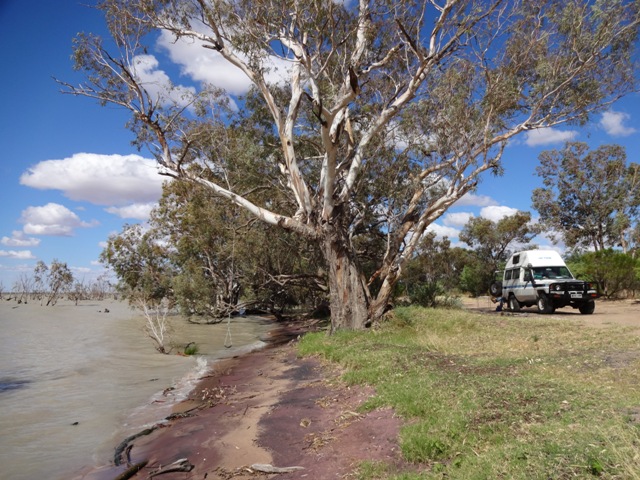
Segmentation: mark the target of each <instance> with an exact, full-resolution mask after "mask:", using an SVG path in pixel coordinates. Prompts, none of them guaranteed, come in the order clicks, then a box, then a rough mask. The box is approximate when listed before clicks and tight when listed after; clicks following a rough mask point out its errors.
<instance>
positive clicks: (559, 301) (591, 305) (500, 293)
mask: <svg viewBox="0 0 640 480" xmlns="http://www.w3.org/2000/svg"><path fill="white" fill-rule="evenodd" d="M491 293H492V294H493V295H494V296H497V297H501V298H502V301H503V302H506V304H507V305H508V307H509V309H510V310H512V311H514V312H517V311H519V310H520V307H529V306H533V305H537V307H538V311H539V312H540V313H553V312H554V311H555V309H556V308H561V307H566V306H567V305H571V306H572V307H573V308H577V309H579V310H580V313H584V314H591V313H593V312H594V310H595V302H594V300H595V299H596V298H598V297H599V296H600V294H599V293H598V290H597V288H596V285H595V284H592V283H589V282H584V281H582V280H577V279H575V278H574V277H573V275H572V274H571V272H570V271H569V269H568V268H567V265H566V264H565V263H564V261H563V260H562V257H560V254H559V253H558V252H556V251H553V250H526V251H523V252H518V253H514V254H513V255H512V256H511V258H510V259H509V260H508V261H507V265H506V266H505V269H504V272H502V282H495V283H494V284H493V285H492V286H491Z"/></svg>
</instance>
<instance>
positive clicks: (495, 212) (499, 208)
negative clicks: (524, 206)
mask: <svg viewBox="0 0 640 480" xmlns="http://www.w3.org/2000/svg"><path fill="white" fill-rule="evenodd" d="M517 212H518V209H517V208H511V207H507V206H504V205H491V206H488V207H484V208H482V209H481V210H480V216H481V217H482V218H486V219H488V220H491V221H493V222H497V221H499V220H502V219H503V218H504V217H508V216H509V215H514V214H515V213H517Z"/></svg>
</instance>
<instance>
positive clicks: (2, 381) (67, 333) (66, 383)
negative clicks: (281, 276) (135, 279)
mask: <svg viewBox="0 0 640 480" xmlns="http://www.w3.org/2000/svg"><path fill="white" fill-rule="evenodd" d="M105 308H108V310H109V312H108V313H107V312H105V310H104V309H105ZM172 323H173V326H174V332H173V334H172V337H171V338H172V340H173V341H174V342H175V343H176V344H182V345H184V344H186V343H188V342H191V341H193V342H195V343H196V344H197V345H198V347H199V353H198V355H197V356H194V357H182V356H177V355H161V354H159V353H157V352H156V351H155V349H154V345H153V343H152V341H151V340H150V339H149V338H148V337H146V335H145V333H144V331H143V326H144V319H143V318H142V317H141V316H140V315H139V314H136V313H135V312H134V311H132V310H130V309H129V307H128V306H127V305H126V304H125V303H121V302H85V303H83V304H80V305H78V306H75V305H73V304H71V303H66V304H58V305H56V306H53V307H51V306H50V307H46V306H40V305H39V304H38V303H36V302H31V303H30V304H28V305H18V304H17V303H16V302H14V301H6V300H2V301H0V332H1V333H0V432H1V433H0V478H3V479H4V478H6V479H10V480H32V479H35V478H49V479H69V478H73V477H74V476H77V475H78V474H79V472H80V471H82V470H83V469H86V468H87V467H91V466H95V465H104V464H108V463H109V462H110V461H111V460H112V457H113V451H114V448H115V447H116V446H117V444H118V443H119V442H120V441H121V440H123V439H124V438H126V437H127V436H128V435H131V434H133V433H136V432H138V431H140V430H141V429H142V428H143V427H144V426H146V425H149V424H153V423H155V422H157V421H160V420H161V419H163V418H164V417H166V416H167V415H168V414H169V413H170V412H171V408H172V407H173V405H175V403H177V402H179V401H181V400H183V399H184V398H185V397H186V395H187V394H188V393H189V391H191V389H192V388H193V386H194V384H195V382H196V381H197V379H198V378H199V377H201V376H202V375H203V374H204V373H205V372H206V371H207V370H209V368H210V366H211V364H212V363H213V362H215V361H216V360H217V359H220V358H223V357H225V356H230V355H237V354H239V353H243V352H246V351H249V350H252V349H255V348H260V347H261V346H263V345H264V344H263V343H262V342H261V340H260V338H262V337H264V336H265V335H266V334H267V333H268V332H269V330H271V329H273V325H272V324H270V323H269V322H266V321H264V320H263V319H260V318H258V317H253V318H252V317H237V318H233V319H232V320H231V322H230V324H229V325H227V323H226V321H225V322H224V323H221V324H217V325H193V324H188V323H187V322H186V321H184V320H183V319H181V318H179V317H173V318H172ZM225 339H226V340H227V342H226V343H227V344H228V343H232V347H231V348H225ZM229 341H230V342H229ZM169 387H171V390H170V391H168V393H163V392H164V391H165V390H166V389H167V388H169Z"/></svg>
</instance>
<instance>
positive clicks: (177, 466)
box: [149, 458, 193, 478]
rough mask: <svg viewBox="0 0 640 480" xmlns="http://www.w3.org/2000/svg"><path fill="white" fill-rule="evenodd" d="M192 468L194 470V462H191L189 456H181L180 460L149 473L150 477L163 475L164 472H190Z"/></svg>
mask: <svg viewBox="0 0 640 480" xmlns="http://www.w3.org/2000/svg"><path fill="white" fill-rule="evenodd" d="M191 470H193V464H192V463H191V462H189V460H188V459H187V458H181V459H180V460H176V461H175V462H173V463H170V464H169V465H165V466H164V467H160V468H159V469H158V470H154V471H153V472H151V473H150V474H149V478H153V477H155V476H158V475H162V474H163V473H169V472H190V471H191Z"/></svg>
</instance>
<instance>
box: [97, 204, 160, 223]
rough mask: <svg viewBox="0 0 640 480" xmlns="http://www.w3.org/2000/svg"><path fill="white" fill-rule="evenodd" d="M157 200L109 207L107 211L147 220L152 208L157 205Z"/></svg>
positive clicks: (124, 216)
mask: <svg viewBox="0 0 640 480" xmlns="http://www.w3.org/2000/svg"><path fill="white" fill-rule="evenodd" d="M156 205H157V204H156V203H155V202H151V203H134V204H131V205H126V206H124V207H109V208H105V211H107V212H108V213H111V214H113V215H117V216H118V217H120V218H134V219H136V220H147V219H148V218H149V215H150V214H151V210H153V208H154V207H155V206H156Z"/></svg>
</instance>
